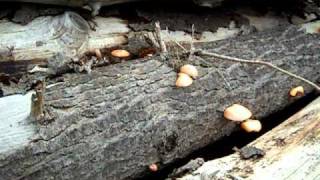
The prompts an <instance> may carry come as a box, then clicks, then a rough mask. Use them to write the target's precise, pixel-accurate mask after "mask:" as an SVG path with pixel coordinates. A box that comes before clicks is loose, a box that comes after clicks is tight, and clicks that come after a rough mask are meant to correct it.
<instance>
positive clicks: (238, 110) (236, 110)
mask: <svg viewBox="0 0 320 180" xmlns="http://www.w3.org/2000/svg"><path fill="white" fill-rule="evenodd" d="M223 115H224V118H226V119H228V120H231V121H238V122H241V121H244V120H247V119H249V118H250V117H251V116H252V113H251V111H250V110H249V109H248V108H246V107H244V106H242V105H240V104H233V105H231V106H229V107H227V108H226V109H225V110H224V113H223Z"/></svg>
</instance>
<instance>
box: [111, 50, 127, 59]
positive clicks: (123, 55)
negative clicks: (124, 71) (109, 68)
mask: <svg viewBox="0 0 320 180" xmlns="http://www.w3.org/2000/svg"><path fill="white" fill-rule="evenodd" d="M111 55H112V56H114V57H118V58H126V57H129V56H130V53H129V52H128V51H127V50H124V49H116V50H113V51H112V52H111Z"/></svg>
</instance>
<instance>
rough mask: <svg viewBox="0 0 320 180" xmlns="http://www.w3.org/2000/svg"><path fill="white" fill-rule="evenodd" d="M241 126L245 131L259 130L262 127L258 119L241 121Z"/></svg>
mask: <svg viewBox="0 0 320 180" xmlns="http://www.w3.org/2000/svg"><path fill="white" fill-rule="evenodd" d="M241 128H242V129H244V130H245V131H246V132H249V133H250V132H259V131H261V129H262V125H261V122H260V121H258V120H252V119H248V120H246V121H244V122H242V123H241Z"/></svg>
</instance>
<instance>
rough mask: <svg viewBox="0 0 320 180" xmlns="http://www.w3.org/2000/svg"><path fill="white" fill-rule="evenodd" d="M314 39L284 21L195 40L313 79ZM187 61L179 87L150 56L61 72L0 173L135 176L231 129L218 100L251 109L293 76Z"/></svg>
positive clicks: (275, 98)
mask: <svg viewBox="0 0 320 180" xmlns="http://www.w3.org/2000/svg"><path fill="white" fill-rule="evenodd" d="M319 40H320V36H319V35H307V34H305V33H304V32H302V31H298V30H297V28H296V27H287V28H280V29H278V30H270V31H265V32H260V33H256V34H252V35H250V36H243V37H238V38H234V39H230V40H223V41H219V42H216V43H211V44H205V45H199V47H200V46H201V47H202V48H204V49H208V50H210V51H216V52H219V53H221V54H226V55H233V56H237V57H242V58H246V59H251V58H256V57H260V58H262V59H264V60H266V61H270V62H273V63H274V64H276V65H278V66H280V67H283V68H285V69H287V70H290V71H291V72H294V73H297V74H299V75H301V76H303V77H306V78H308V79H310V80H311V81H313V82H319V80H320V74H319V68H320V61H319V58H320V51H319V50H320V41H319ZM191 63H193V64H195V65H197V67H198V70H199V72H200V77H199V78H198V79H197V80H195V81H194V84H192V86H190V87H188V88H176V87H175V86H174V84H175V83H174V82H175V79H176V72H175V71H174V69H173V68H171V67H170V66H169V65H168V62H163V61H159V60H157V58H156V57H155V58H154V59H149V60H135V61H128V62H124V63H121V64H115V65H111V66H107V67H100V68H96V69H95V70H94V71H93V72H92V74H91V75H87V74H65V75H63V79H64V82H63V83H60V84H57V85H56V86H53V87H51V88H48V89H47V91H46V94H45V99H46V108H47V109H49V112H50V113H51V115H52V116H53V117H54V120H53V121H52V122H51V123H49V124H48V125H40V124H38V123H35V124H34V125H35V126H37V127H38V129H39V134H38V135H39V137H40V139H38V140H35V141H33V142H30V143H29V145H27V146H22V147H20V148H19V149H12V150H10V151H6V152H1V153H0V179H33V180H35V179H130V178H134V177H137V176H138V175H140V174H141V173H143V172H145V171H147V170H148V168H147V166H148V165H149V164H151V163H159V164H161V165H160V167H162V166H165V165H166V164H168V163H170V162H173V161H174V160H176V159H177V158H182V157H184V156H186V155H187V154H188V153H190V152H192V151H193V150H196V149H199V148H201V147H203V146H205V145H207V144H208V143H210V142H214V141H216V140H218V139H219V138H221V137H223V136H225V135H228V134H229V133H231V132H232V131H234V130H235V129H237V125H236V124H234V123H232V122H229V121H226V120H224V119H223V116H222V114H223V113H222V111H223V109H224V108H225V107H226V106H228V105H230V104H233V103H235V102H237V103H241V104H243V105H246V106H247V107H249V108H250V109H251V110H252V111H253V113H254V115H255V117H257V118H260V117H263V116H266V115H268V114H269V113H272V112H274V111H276V110H278V109H281V108H283V107H285V106H286V105H288V104H289V103H290V102H292V99H290V98H289V97H288V95H287V93H288V90H289V89H290V88H291V87H292V86H294V85H301V82H299V81H296V80H292V79H291V78H289V77H287V76H285V75H283V74H281V73H277V72H274V71H273V70H270V69H268V68H266V67H256V66H252V65H251V66H248V65H240V64H234V63H229V62H224V61H221V60H217V59H215V60H209V59H200V58H198V59H195V60H194V61H192V62H191ZM305 87H306V92H310V90H311V89H310V88H309V87H308V86H305Z"/></svg>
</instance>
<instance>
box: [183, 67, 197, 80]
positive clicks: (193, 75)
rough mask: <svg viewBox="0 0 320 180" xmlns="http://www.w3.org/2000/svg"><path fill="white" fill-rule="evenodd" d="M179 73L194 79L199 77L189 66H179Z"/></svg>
mask: <svg viewBox="0 0 320 180" xmlns="http://www.w3.org/2000/svg"><path fill="white" fill-rule="evenodd" d="M180 73H184V74H187V75H189V76H191V77H192V78H194V79H195V78H196V77H198V75H199V73H198V70H197V68H196V67H195V66H193V65H191V64H186V65H183V66H181V68H180Z"/></svg>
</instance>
